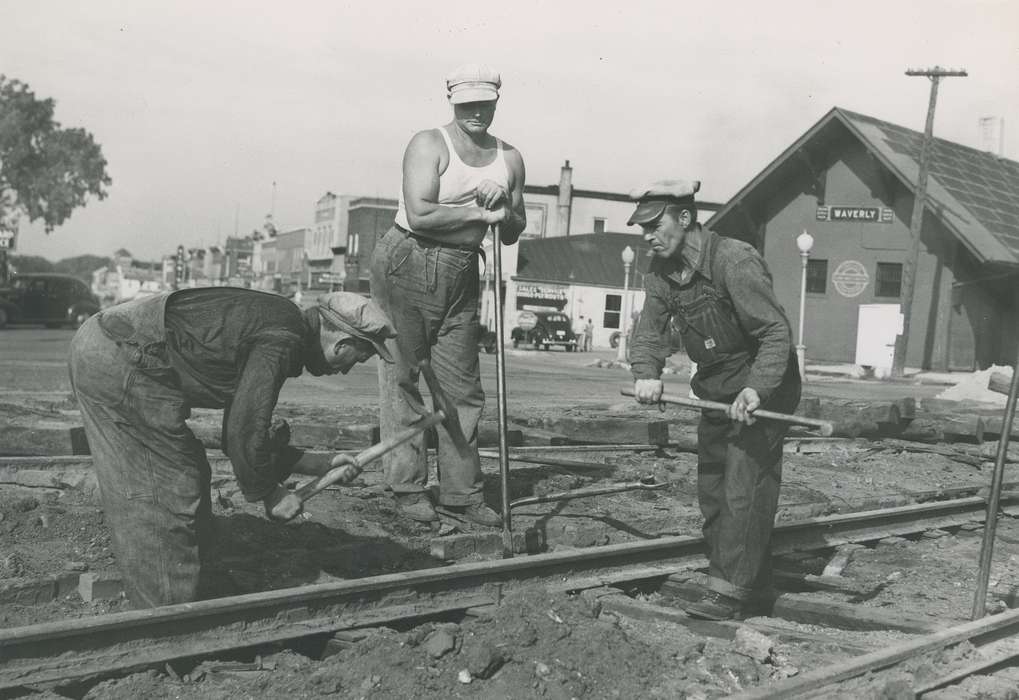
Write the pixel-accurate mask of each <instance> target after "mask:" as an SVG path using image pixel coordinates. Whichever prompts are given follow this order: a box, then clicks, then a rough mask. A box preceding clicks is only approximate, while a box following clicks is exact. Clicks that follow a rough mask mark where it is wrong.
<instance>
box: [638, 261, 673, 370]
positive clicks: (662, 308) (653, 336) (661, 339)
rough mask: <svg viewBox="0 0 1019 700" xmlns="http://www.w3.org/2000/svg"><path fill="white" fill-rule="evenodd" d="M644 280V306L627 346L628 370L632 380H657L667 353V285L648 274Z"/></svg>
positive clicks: (669, 318)
mask: <svg viewBox="0 0 1019 700" xmlns="http://www.w3.org/2000/svg"><path fill="white" fill-rule="evenodd" d="M644 281H645V282H644V284H645V289H644V308H643V309H642V310H641V312H640V321H639V322H638V323H637V331H636V332H635V333H634V335H633V343H632V344H631V346H630V372H631V373H632V374H633V378H634V379H658V378H659V377H661V376H662V368H664V367H665V360H666V359H668V357H669V355H670V352H671V349H670V342H669V338H670V336H669V330H668V329H669V321H670V320H671V318H672V315H671V313H670V311H669V307H668V303H667V294H668V285H667V283H665V282H664V281H663V280H661V279H659V278H658V277H657V276H653V275H650V274H649V275H647V276H645V277H644Z"/></svg>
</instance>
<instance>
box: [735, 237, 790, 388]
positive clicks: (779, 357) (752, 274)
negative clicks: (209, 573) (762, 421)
mask: <svg viewBox="0 0 1019 700" xmlns="http://www.w3.org/2000/svg"><path fill="white" fill-rule="evenodd" d="M725 284H726V288H727V289H728V292H729V297H730V298H731V299H732V302H733V307H734V308H735V311H736V316H737V318H738V319H739V322H740V325H741V326H742V327H743V330H744V331H745V332H746V333H747V334H748V335H749V336H751V337H752V338H754V339H755V340H756V342H757V346H758V347H757V353H756V355H755V356H754V359H753V361H752V362H751V364H750V370H749V373H748V375H747V379H746V386H748V387H750V388H751V389H754V390H755V391H757V393H758V394H759V395H760V397H761V400H762V401H765V400H767V398H768V397H769V396H770V395H771V394H772V393H773V392H774V391H775V389H777V388H778V387H779V385H780V384H781V383H782V377H783V376H784V375H785V371H786V365H787V364H788V362H789V353H790V352H791V351H792V332H791V330H790V328H789V320H788V319H787V318H786V316H785V312H784V311H783V310H782V306H781V305H780V304H779V303H778V299H777V298H776V297H775V291H774V289H773V288H772V281H771V274H770V273H769V272H768V268H767V267H765V265H764V261H763V260H761V259H760V257H758V256H756V255H755V256H752V257H747V258H744V259H742V260H740V261H738V262H735V263H733V264H732V265H730V266H729V267H728V269H727V271H726V275H725Z"/></svg>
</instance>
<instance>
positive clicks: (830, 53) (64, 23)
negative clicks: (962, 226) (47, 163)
mask: <svg viewBox="0 0 1019 700" xmlns="http://www.w3.org/2000/svg"><path fill="white" fill-rule="evenodd" d="M836 6H837V7H836ZM2 7H3V11H2V17H3V20H2V22H0V73H3V74H5V75H7V76H8V77H9V78H17V79H20V80H22V81H25V82H27V83H28V84H29V85H30V86H31V87H32V88H33V89H34V90H35V92H36V94H37V95H39V96H44V97H52V98H54V99H55V100H56V101H57V119H58V120H59V121H60V122H61V123H62V124H63V125H65V126H81V127H84V128H86V129H88V130H89V131H91V132H92V133H93V135H94V136H95V138H96V140H97V141H98V142H99V143H100V144H101V145H102V148H103V153H104V154H105V156H106V158H107V160H108V161H109V166H108V171H109V174H110V176H111V177H112V178H113V186H112V187H111V188H110V192H109V197H108V199H106V200H105V201H103V202H98V201H91V202H90V203H89V204H88V206H87V207H86V208H84V209H80V210H78V211H76V212H75V213H74V215H73V216H72V218H71V219H70V220H69V221H68V222H67V223H66V224H65V225H64V226H62V227H61V228H58V229H57V230H55V231H54V232H53V233H52V234H49V235H48V236H47V235H46V234H44V233H43V231H42V229H41V227H34V226H33V227H23V230H22V235H21V236H20V240H19V246H18V252H20V253H26V254H37V255H44V256H46V257H48V258H50V259H52V260H57V259H60V258H62V257H67V256H71V255H77V254H82V253H95V254H99V255H109V254H111V253H112V252H113V251H114V250H115V249H117V248H120V247H126V248H127V249H129V250H130V251H131V252H132V253H134V254H135V256H136V257H139V258H143V259H148V258H151V259H155V258H158V257H159V256H161V255H162V254H164V253H169V252H171V251H172V250H174V249H175V248H176V246H177V244H178V243H183V244H185V245H188V246H192V245H197V244H206V245H208V244H211V243H215V242H216V241H217V240H222V239H224V238H225V237H226V236H228V235H232V234H233V232H234V230H235V225H236V228H237V229H238V230H239V232H240V233H242V234H244V233H247V232H250V231H251V230H252V229H253V228H255V227H257V226H260V225H261V223H262V221H263V218H264V216H265V214H266V213H268V211H269V210H270V207H271V206H272V183H273V181H275V182H276V183H277V190H276V198H275V214H276V221H277V224H278V225H279V226H280V227H281V228H290V227H296V226H301V225H304V224H306V223H308V222H309V220H310V219H311V217H312V214H313V207H314V203H315V200H316V199H317V198H318V197H319V196H321V195H322V194H323V193H324V192H325V191H327V190H331V191H333V192H335V193H337V194H352V195H369V196H383V197H395V196H396V195H397V188H398V186H399V181H400V160H401V157H402V154H403V149H404V147H405V146H406V144H407V141H408V140H409V139H410V137H411V136H412V135H413V133H414V132H415V131H418V130H421V129H424V128H429V127H433V126H437V125H439V124H442V123H445V122H446V121H448V118H449V106H448V104H447V102H446V99H445V86H444V76H445V74H446V73H447V72H448V71H449V70H450V69H451V68H453V67H455V66H456V65H458V64H460V63H464V62H470V61H481V62H487V63H489V64H491V65H493V66H494V67H496V68H497V69H498V70H499V71H501V73H502V78H503V90H502V98H501V100H500V104H499V110H498V112H497V114H496V120H495V123H494V125H493V129H492V130H493V132H494V133H495V134H496V135H498V136H499V137H501V138H503V139H505V140H506V141H508V142H510V143H512V144H513V145H515V146H516V147H517V148H519V149H520V151H521V153H522V154H523V156H524V160H525V163H526V166H527V181H528V183H530V184H536V185H550V184H554V183H556V182H557V181H558V178H559V167H560V165H562V163H563V161H564V160H565V159H569V160H570V162H571V164H572V165H573V167H574V186H575V187H580V188H584V189H596V190H607V191H613V192H625V191H628V190H629V189H630V188H631V187H633V186H634V185H635V184H638V183H639V182H641V181H644V180H649V179H657V178H662V177H688V178H695V179H700V180H702V181H703V187H702V190H701V194H702V195H703V198H704V199H708V200H714V201H725V200H726V199H728V198H729V197H730V196H731V195H732V194H734V193H735V191H736V190H737V189H738V188H739V187H741V186H742V185H744V184H746V182H747V181H748V180H749V179H750V178H752V177H753V176H754V175H756V174H757V173H758V172H759V171H760V170H761V169H762V168H764V167H765V166H766V165H767V164H768V162H770V161H771V160H772V159H773V158H774V157H775V156H777V155H778V154H779V153H780V152H781V151H782V150H783V149H784V148H785V147H787V146H788V145H789V144H790V143H791V142H792V141H793V140H794V139H796V138H797V137H798V136H800V135H801V134H802V133H803V132H804V131H806V130H807V129H808V128H809V127H810V126H811V125H812V124H813V123H814V122H815V121H817V120H818V119H819V118H820V117H821V116H822V115H824V114H825V113H826V112H827V111H828V110H829V109H831V107H833V106H836V105H837V106H840V107H845V108H848V109H852V110H856V111H860V112H863V113H866V114H869V115H872V116H875V117H878V118H881V119H885V120H888V121H892V122H895V123H898V124H902V125H904V126H907V127H910V128H914V129H918V130H922V128H923V123H924V117H925V114H926V109H927V99H928V91H929V82H928V81H927V80H926V79H924V78H909V77H906V76H905V75H904V74H903V72H904V71H905V69H906V68H909V67H928V66H933V65H935V64H938V65H942V66H946V67H960V68H966V69H967V70H968V71H969V77H968V78H951V79H946V80H945V81H944V82H943V83H942V87H941V90H940V93H939V101H938V111H937V119H936V123H935V133H936V134H937V135H938V136H941V137H943V138H948V139H951V140H953V141H958V142H960V143H964V144H967V145H972V146H978V145H979V132H978V128H977V120H978V119H979V118H980V117H982V116H992V115H993V116H1001V117H1004V118H1005V127H1006V128H1005V136H1006V139H1005V155H1006V156H1008V157H1010V158H1013V159H1017V158H1019V77H1017V76H1019V29H1017V28H1019V2H1015V1H1014V0H1012V1H1009V0H958V1H953V0H922V1H921V0H911V1H905V0H878V1H875V0H854V1H853V2H840V3H826V2H820V1H818V0H809V1H803V2H800V1H792V0H788V1H787V0H772V2H768V3H758V2H734V1H720V0H715V1H714V2H701V3H697V4H695V3H690V2H675V1H673V2H660V3H650V2H641V1H639V0H626V1H625V2H604V1H602V0H586V1H581V0H577V1H573V0H570V1H564V0H544V1H531V0H522V1H521V0H517V1H513V2H491V1H490V2H478V1H475V2H463V1H461V0H441V1H440V2H431V3H409V2H407V3H396V2H389V1H387V0H373V1H371V2H343V1H342V0H329V1H322V2H317V1H315V2H313V1H311V0H290V1H289V2H272V3H270V2H220V1H218V0H201V1H195V0H174V1H173V2H167V1H166V0H159V1H158V2H152V1H150V0H124V1H123V2H114V1H111V0H89V1H88V2H81V1H80V0H65V1H61V2H56V1H52V2H51V1H47V0H35V1H34V2H28V1H26V0H3V2H2ZM829 7H830V8H831V9H828V8H829ZM235 222H236V223H235Z"/></svg>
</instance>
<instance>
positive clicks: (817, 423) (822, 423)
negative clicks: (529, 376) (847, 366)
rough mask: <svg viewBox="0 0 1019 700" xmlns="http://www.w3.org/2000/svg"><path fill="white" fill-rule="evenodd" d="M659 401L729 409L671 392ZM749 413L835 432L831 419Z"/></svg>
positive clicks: (626, 392)
mask: <svg viewBox="0 0 1019 700" xmlns="http://www.w3.org/2000/svg"><path fill="white" fill-rule="evenodd" d="M619 393H620V394H622V395H623V396H633V389H631V388H628V387H626V388H623V389H620V390H619ZM661 401H662V402H663V403H673V404H677V405H679V406H686V407H688V408H701V409H705V408H706V409H708V410H713V411H727V410H729V404H727V403H722V402H720V401H704V400H703V399H688V398H686V397H685V396H676V395H673V394H662V398H661ZM751 415H752V416H754V417H755V418H767V419H769V420H777V421H781V422H783V423H790V424H792V425H805V426H807V427H809V428H816V429H817V430H819V431H820V432H821V435H824V436H825V437H827V436H829V435H831V434H832V433H834V432H835V426H834V425H833V424H832V422H831V421H828V420H822V419H820V418H807V417H806V416H797V415H793V414H791V413H778V412H776V411H765V410H761V409H758V410H756V411H753V412H751Z"/></svg>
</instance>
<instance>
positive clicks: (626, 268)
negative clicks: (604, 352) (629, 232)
mask: <svg viewBox="0 0 1019 700" xmlns="http://www.w3.org/2000/svg"><path fill="white" fill-rule="evenodd" d="M635 257H636V255H635V254H634V252H633V248H631V247H630V246H626V247H625V248H623V254H622V258H623V303H622V307H623V308H622V317H623V322H622V323H620V324H619V346H618V352H617V353H616V360H617V361H619V362H626V321H627V319H628V318H629V313H628V307H629V296H630V266H631V265H633V259H634V258H635Z"/></svg>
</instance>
